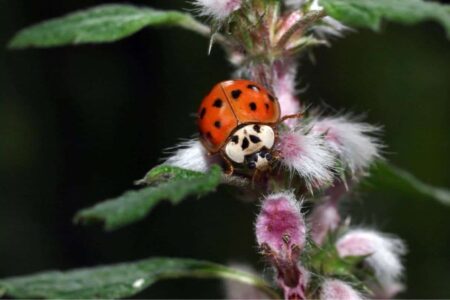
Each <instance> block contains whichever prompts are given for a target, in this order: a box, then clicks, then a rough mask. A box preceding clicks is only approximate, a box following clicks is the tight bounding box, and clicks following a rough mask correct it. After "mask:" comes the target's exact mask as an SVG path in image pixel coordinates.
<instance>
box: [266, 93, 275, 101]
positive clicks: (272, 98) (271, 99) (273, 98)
mask: <svg viewBox="0 0 450 300" xmlns="http://www.w3.org/2000/svg"><path fill="white" fill-rule="evenodd" d="M267 96H268V97H269V99H270V101H272V102H274V101H275V97H274V96H272V95H271V94H267Z"/></svg>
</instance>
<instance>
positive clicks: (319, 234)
mask: <svg viewBox="0 0 450 300" xmlns="http://www.w3.org/2000/svg"><path fill="white" fill-rule="evenodd" d="M340 221H341V217H340V215H339V212H338V210H337V206H336V203H334V201H325V202H324V203H322V204H320V205H318V206H316V207H315V208H314V210H313V212H312V213H311V215H310V217H309V223H310V224H311V236H312V239H313V241H314V242H315V243H316V244H318V245H321V244H322V243H323V242H324V240H325V237H326V236H327V234H328V233H329V232H330V231H334V230H336V229H337V227H338V226H339V222H340Z"/></svg>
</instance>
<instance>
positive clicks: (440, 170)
mask: <svg viewBox="0 0 450 300" xmlns="http://www.w3.org/2000/svg"><path fill="white" fill-rule="evenodd" d="M100 3H105V2H104V1H92V0H85V1H82V2H81V3H80V1H75V0H66V1H53V2H50V1H24V0H22V1H20V0H19V1H6V0H1V1H0V44H1V45H3V46H2V50H0V191H1V194H0V278H1V277H6V276H12V275H21V274H28V273H31V272H37V271H40V270H44V269H68V268H74V267H81V266H93V265H96V264H106V263H114V262H120V261H127V260H135V259H140V258H147V257H150V256H155V255H159V256H178V257H194V258H202V259H207V260H212V261H216V262H221V263H228V262H230V261H231V262H248V263H250V264H251V265H253V266H254V267H255V268H257V269H258V270H264V264H263V263H262V261H261V258H260V257H259V256H258V255H257V254H256V245H255V241H254V236H253V231H252V226H253V225H252V224H253V221H254V217H255V213H256V209H257V207H256V205H255V204H249V203H242V202H240V201H238V200H236V199H234V198H233V195H232V194H231V193H229V192H228V191H227V190H225V189H220V192H219V193H217V194H214V195H210V196H208V197H205V198H202V199H189V200H187V201H185V202H183V203H182V204H180V205H178V206H175V207H173V206H172V205H170V204H168V203H164V204H162V205H159V206H158V207H157V208H156V209H155V210H154V211H153V212H152V213H151V215H150V216H149V217H148V218H147V219H146V220H145V221H143V222H140V223H137V224H134V225H132V226H129V227H127V228H124V229H121V230H118V231H115V232H111V233H106V232H103V231H102V230H100V229H99V228H95V227H81V226H74V225H73V224H72V221H71V219H72V217H73V215H74V214H75V212H76V211H77V210H79V209H81V208H84V207H86V206H89V205H92V204H93V203H95V202H97V201H100V200H103V199H106V198H109V197H114V196H117V195H119V194H120V193H121V192H123V191H124V190H126V189H130V188H132V182H133V180H135V179H138V178H140V177H141V176H143V174H145V172H146V171H147V170H148V169H150V168H151V167H152V166H154V165H155V164H157V163H158V161H159V158H161V157H162V153H163V151H164V149H165V148H167V147H170V146H173V145H174V144H176V143H177V142H178V141H179V140H180V139H182V138H187V137H190V136H192V135H193V134H194V133H195V131H196V128H195V124H194V118H193V113H194V112H195V111H196V109H197V106H198V104H199V101H200V100H201V99H202V96H203V95H204V94H205V93H206V92H207V91H208V90H209V89H210V88H211V86H212V85H213V84H214V83H216V82H218V81H220V80H224V79H227V78H228V77H229V74H230V71H231V68H230V66H229V64H228V63H227V61H226V60H225V59H224V55H223V53H222V52H221V50H220V49H219V48H218V47H216V48H214V50H213V52H212V55H210V56H207V55H206V49H207V40H206V39H203V38H201V37H199V36H197V35H195V34H193V33H191V32H185V31H182V30H180V29H145V30H143V31H141V32H139V33H138V34H136V35H134V36H132V37H130V38H127V39H125V40H122V41H120V42H118V43H114V44H106V45H95V46H93V45H92V46H79V47H64V48H56V49H47V50H25V51H8V50H6V49H5V47H4V46H5V45H6V43H7V41H8V39H10V38H11V37H12V35H13V34H14V33H15V32H16V31H17V30H19V29H21V28H23V27H24V26H27V25H30V24H33V23H35V22H38V21H41V20H45V19H48V18H51V17H55V16H60V15H62V14H65V13H67V12H71V11H73V10H76V9H81V8H86V7H89V6H92V5H97V4H100ZM133 3H136V4H145V5H151V6H154V7H158V8H178V9H181V8H183V9H188V8H192V7H191V6H189V5H188V4H187V3H186V2H184V1H167V0H160V1H133ZM314 56H315V60H316V63H312V62H311V60H310V59H307V58H305V59H303V60H302V63H301V65H300V70H299V73H300V75H301V78H300V79H301V84H300V87H308V89H307V90H306V92H304V93H303V94H302V96H301V98H302V100H303V101H305V102H307V103H312V104H315V105H322V104H324V105H327V106H329V107H330V108H332V109H334V110H336V111H340V110H345V111H353V112H356V113H366V114H367V120H368V121H370V122H372V123H375V124H380V125H383V126H384V131H385V132H384V139H385V141H386V144H387V145H388V146H389V147H388V148H387V153H386V156H387V157H388V159H389V160H390V161H392V162H394V163H395V164H396V165H398V166H400V167H402V168H404V169H406V170H409V171H411V172H412V173H414V174H415V175H416V176H418V177H419V178H421V179H422V180H424V181H426V182H428V183H431V184H434V185H438V186H443V187H449V186H450V176H448V174H449V168H450V158H449V152H450V143H449V140H450V139H449V136H450V135H449V121H448V114H449V113H450V111H449V102H450V43H449V41H448V40H447V39H446V37H445V33H444V30H443V29H442V28H441V27H440V26H439V25H436V24H434V23H423V24H421V25H419V26H414V27H406V26H398V25H392V24H389V25H387V26H385V27H384V29H383V31H382V33H381V34H377V33H372V32H370V31H366V30H360V31H357V32H354V33H351V34H348V36H347V37H346V38H343V39H339V40H336V41H334V42H333V47H331V48H320V49H316V50H315V51H314ZM358 196H359V197H358V199H355V200H353V201H352V202H351V203H350V202H347V203H344V205H343V208H344V211H346V212H348V213H350V214H351V215H352V220H353V221H354V223H355V224H361V225H366V226H375V227H376V228H379V229H381V230H383V231H386V232H390V233H395V234H397V235H399V236H401V237H402V238H403V239H404V240H405V241H406V242H407V244H408V247H409V254H408V255H407V257H406V267H407V272H406V282H407V285H408V290H407V291H406V292H405V293H403V294H401V297H403V298H450V285H449V284H448V281H449V279H450V232H449V229H450V218H449V216H450V208H449V207H444V206H442V205H440V204H437V203H436V202H434V201H433V200H431V199H427V198H423V197H414V196H411V195H406V194H403V193H400V192H398V191H393V190H382V189H379V188H377V187H374V188H373V189H372V190H370V191H365V192H363V193H359V195H358ZM264 272H265V273H266V274H267V273H268V272H267V270H265V271H264ZM221 295H222V287H221V284H220V283H219V282H217V281H213V280H211V281H194V280H176V281H168V282H163V283H158V284H157V285H155V286H154V287H153V288H151V289H150V290H148V291H146V292H145V293H143V294H140V295H138V297H147V298H149V297H160V298H161V297H162V298H180V297H182V298H212V297H221Z"/></svg>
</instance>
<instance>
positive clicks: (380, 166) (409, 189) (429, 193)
mask: <svg viewBox="0 0 450 300" xmlns="http://www.w3.org/2000/svg"><path fill="white" fill-rule="evenodd" d="M370 174H371V176H370V177H369V178H368V179H367V180H366V184H368V185H369V186H380V187H387V188H389V189H397V190H399V191H402V192H405V193H408V194H412V195H421V196H424V197H428V198H431V199H434V200H436V201H438V202H440V203H442V204H444V205H450V190H448V189H445V188H440V187H434V186H431V185H429V184H426V183H424V182H422V181H421V180H419V179H418V178H416V177H415V176H413V175H412V174H410V173H408V172H406V171H404V170H402V169H400V168H398V167H395V166H392V165H390V164H387V163H386V162H383V161H379V162H377V163H376V164H375V165H374V166H373V168H372V169H371V171H370Z"/></svg>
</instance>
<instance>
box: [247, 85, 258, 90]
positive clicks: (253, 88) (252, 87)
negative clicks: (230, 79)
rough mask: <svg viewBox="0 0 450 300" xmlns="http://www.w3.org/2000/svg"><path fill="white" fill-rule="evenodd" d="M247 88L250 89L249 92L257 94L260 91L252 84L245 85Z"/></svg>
mask: <svg viewBox="0 0 450 300" xmlns="http://www.w3.org/2000/svg"><path fill="white" fill-rule="evenodd" d="M247 88H249V89H251V90H254V91H255V92H259V91H260V89H259V87H257V86H256V85H254V84H249V85H247Z"/></svg>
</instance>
